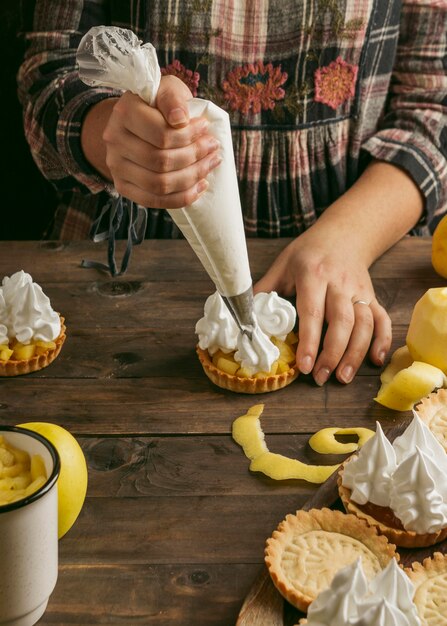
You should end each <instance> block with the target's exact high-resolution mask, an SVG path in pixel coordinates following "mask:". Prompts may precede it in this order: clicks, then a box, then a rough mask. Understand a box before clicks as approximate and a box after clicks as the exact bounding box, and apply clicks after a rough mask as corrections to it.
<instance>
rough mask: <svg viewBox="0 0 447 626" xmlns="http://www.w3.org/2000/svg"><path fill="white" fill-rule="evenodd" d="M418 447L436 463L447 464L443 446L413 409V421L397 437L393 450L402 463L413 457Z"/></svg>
mask: <svg viewBox="0 0 447 626" xmlns="http://www.w3.org/2000/svg"><path fill="white" fill-rule="evenodd" d="M416 447H419V448H420V449H421V450H423V451H424V452H425V454H428V455H429V456H431V457H432V458H433V459H434V460H435V461H436V463H441V464H443V463H445V460H446V453H445V450H444V448H443V447H442V445H441V444H440V443H439V441H438V440H437V438H436V437H435V436H434V434H433V433H432V431H431V430H430V429H429V428H428V426H427V424H425V422H423V421H422V420H421V418H420V417H419V415H418V414H417V413H416V411H415V410H414V409H413V420H412V422H411V424H410V425H409V426H408V428H406V429H405V431H404V432H403V433H402V435H400V436H399V437H396V439H395V440H394V442H393V448H394V450H395V452H396V461H397V463H402V461H404V460H405V459H406V458H407V457H408V456H410V455H412V454H413V453H414V452H415V450H416Z"/></svg>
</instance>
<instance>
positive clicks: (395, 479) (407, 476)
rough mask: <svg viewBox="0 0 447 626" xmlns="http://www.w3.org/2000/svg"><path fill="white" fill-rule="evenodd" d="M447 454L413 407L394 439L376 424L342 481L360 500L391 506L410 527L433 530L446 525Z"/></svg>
mask: <svg viewBox="0 0 447 626" xmlns="http://www.w3.org/2000/svg"><path fill="white" fill-rule="evenodd" d="M446 476H447V454H446V453H445V451H444V448H443V447H442V446H441V444H440V443H439V442H438V440H437V439H436V437H435V436H434V435H433V433H432V432H431V430H430V429H429V428H428V427H427V426H426V425H425V424H424V422H423V421H422V420H421V419H420V418H419V417H418V415H417V413H415V412H414V417H413V420H412V422H411V424H410V425H409V426H408V428H407V429H406V430H405V431H404V433H403V434H402V435H401V436H400V437H397V438H396V440H395V441H394V443H393V445H392V446H391V444H390V443H389V442H388V440H387V439H386V438H385V436H384V435H383V432H382V429H381V428H380V426H379V425H377V431H376V434H375V435H374V437H372V438H371V439H369V441H368V442H367V443H366V444H365V445H364V446H363V448H362V449H361V450H360V452H359V453H358V456H357V457H356V458H353V459H352V460H351V461H349V463H347V465H346V467H345V470H344V472H343V477H342V483H343V485H344V486H346V487H347V488H348V489H351V499H352V500H353V501H354V502H357V503H358V504H360V505H361V504H365V503H366V502H372V503H373V504H377V505H379V506H385V507H389V508H391V510H392V511H393V513H394V514H395V515H396V517H398V519H399V520H400V521H401V522H402V524H403V527H404V528H405V530H411V531H414V532H416V533H418V534H425V533H434V532H437V531H439V530H441V529H443V528H446V527H447V481H446V479H445V477H446Z"/></svg>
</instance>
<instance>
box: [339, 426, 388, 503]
mask: <svg viewBox="0 0 447 626" xmlns="http://www.w3.org/2000/svg"><path fill="white" fill-rule="evenodd" d="M361 451H362V453H361V454H360V453H359V454H358V456H357V457H354V458H353V459H352V460H351V461H349V463H348V464H347V465H346V467H345V469H344V472H343V485H345V487H348V489H351V492H352V494H351V498H352V499H353V500H354V502H357V503H358V504H366V503H367V502H372V503H373V504H377V505H378V506H388V505H389V502H390V488H391V476H392V474H393V472H394V471H395V469H396V467H397V464H396V453H395V451H394V449H393V446H392V445H391V443H390V442H389V441H388V439H387V438H386V437H385V435H384V433H383V430H382V427H381V426H380V424H379V422H376V434H375V435H374V437H371V439H369V440H368V441H367V442H366V443H365V445H364V446H363V448H361Z"/></svg>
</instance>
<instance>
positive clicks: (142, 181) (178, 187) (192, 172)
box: [107, 154, 222, 206]
mask: <svg viewBox="0 0 447 626" xmlns="http://www.w3.org/2000/svg"><path fill="white" fill-rule="evenodd" d="M221 161H222V157H221V156H220V155H219V154H211V155H208V156H206V157H204V158H203V159H201V160H200V161H198V162H197V163H194V164H193V165H190V166H189V167H186V168H184V169H182V170H176V171H173V172H168V173H163V174H159V173H156V172H152V171H151V170H148V169H146V168H145V167H141V166H140V165H137V164H135V163H133V162H132V161H128V160H126V159H121V158H118V159H117V160H116V161H115V160H114V157H113V155H111V156H110V157H108V159H107V165H108V167H109V169H110V171H111V173H112V176H113V178H114V180H115V177H116V178H121V179H123V180H126V181H129V182H131V183H133V184H134V185H136V186H137V187H139V188H140V189H142V190H143V191H147V192H150V193H151V197H152V198H153V199H154V201H155V202H156V203H157V206H163V202H164V200H165V197H166V196H169V195H172V194H175V193H178V192H183V191H187V190H188V189H190V188H191V187H193V186H194V185H196V184H197V183H198V182H199V181H200V180H202V179H203V178H206V177H207V176H208V174H209V173H210V171H211V170H212V169H214V168H215V167H217V166H218V165H219V164H220V162H221Z"/></svg>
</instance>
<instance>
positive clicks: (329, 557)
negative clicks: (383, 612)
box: [265, 508, 399, 611]
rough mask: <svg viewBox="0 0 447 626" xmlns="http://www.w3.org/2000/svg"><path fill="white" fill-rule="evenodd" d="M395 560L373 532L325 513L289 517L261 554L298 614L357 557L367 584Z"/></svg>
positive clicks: (357, 521) (388, 546) (349, 518)
mask: <svg viewBox="0 0 447 626" xmlns="http://www.w3.org/2000/svg"><path fill="white" fill-rule="evenodd" d="M393 557H395V558H397V559H398V558H399V557H398V555H397V553H396V550H395V546H394V545H392V544H391V543H389V542H388V539H387V538H386V537H384V536H380V535H379V534H378V533H377V530H376V529H375V528H374V527H371V526H368V524H367V523H366V522H365V521H363V520H361V519H359V518H358V517H356V516H355V515H347V514H346V513H342V512H341V511H333V510H331V509H327V508H323V509H311V510H310V511H297V513H296V514H295V515H291V514H290V515H287V516H286V519H285V520H283V521H282V522H281V523H280V524H279V526H278V528H277V530H275V531H274V532H273V535H272V537H270V538H269V539H268V540H267V545H266V549H265V562H266V565H267V568H268V570H269V573H270V576H271V578H272V580H273V583H274V585H275V586H276V588H277V589H278V591H279V592H280V593H281V594H282V595H283V596H284V598H285V599H286V600H287V601H288V602H290V604H292V605H293V606H295V607H296V608H298V609H299V610H301V611H307V608H308V606H309V605H310V603H311V602H312V601H313V600H315V598H316V597H317V596H318V594H319V593H321V592H322V591H323V590H324V589H326V588H327V587H329V586H330V584H331V582H332V579H333V578H334V576H335V574H336V573H337V571H338V570H339V569H341V568H342V567H345V566H346V565H349V564H351V563H353V562H354V561H356V560H357V559H358V558H361V559H362V565H363V569H364V571H365V575H366V577H367V578H368V579H371V578H373V577H374V576H375V575H376V574H377V573H378V572H379V571H380V570H382V569H384V568H385V567H386V565H387V564H388V563H389V561H390V560H391V559H392V558H393Z"/></svg>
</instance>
